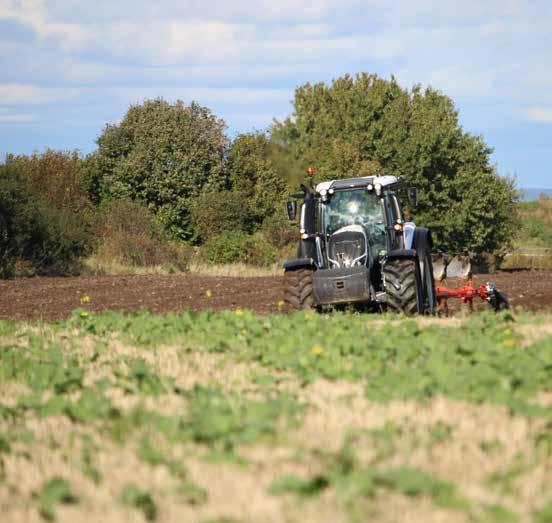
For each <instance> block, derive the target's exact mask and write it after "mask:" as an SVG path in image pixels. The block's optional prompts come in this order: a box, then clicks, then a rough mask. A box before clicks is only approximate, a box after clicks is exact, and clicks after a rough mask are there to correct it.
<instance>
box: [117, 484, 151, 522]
mask: <svg viewBox="0 0 552 523" xmlns="http://www.w3.org/2000/svg"><path fill="white" fill-rule="evenodd" d="M121 500H122V502H123V503H125V504H126V505H130V506H133V507H135V508H137V509H138V510H140V511H142V512H143V514H144V517H145V518H146V519H147V520H148V521H155V519H157V506H156V504H155V501H154V500H153V497H152V496H151V494H150V493H149V492H146V491H143V490H140V489H139V488H138V487H136V486H135V485H133V484H128V485H126V486H125V488H124V489H123V491H122V492H121Z"/></svg>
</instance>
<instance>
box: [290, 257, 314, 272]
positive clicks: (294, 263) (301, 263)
mask: <svg viewBox="0 0 552 523" xmlns="http://www.w3.org/2000/svg"><path fill="white" fill-rule="evenodd" d="M307 268H313V269H316V264H315V262H314V260H313V259H312V258H296V259H295V260H287V261H286V262H284V269H285V270H286V271H289V270H295V269H307Z"/></svg>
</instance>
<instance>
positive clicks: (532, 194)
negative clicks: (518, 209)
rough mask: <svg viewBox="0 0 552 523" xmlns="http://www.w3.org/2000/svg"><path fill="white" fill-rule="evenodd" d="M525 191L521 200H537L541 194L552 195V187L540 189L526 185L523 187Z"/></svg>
mask: <svg viewBox="0 0 552 523" xmlns="http://www.w3.org/2000/svg"><path fill="white" fill-rule="evenodd" d="M521 190H522V191H523V196H522V197H521V200H522V201H524V202H528V201H530V200H536V199H537V198H538V197H539V194H546V195H547V196H551V197H552V189H539V188H535V187H526V188H524V189H521Z"/></svg>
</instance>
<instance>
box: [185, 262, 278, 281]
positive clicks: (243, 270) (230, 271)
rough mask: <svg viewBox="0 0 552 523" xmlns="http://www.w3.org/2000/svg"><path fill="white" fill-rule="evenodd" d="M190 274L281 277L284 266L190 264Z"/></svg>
mask: <svg viewBox="0 0 552 523" xmlns="http://www.w3.org/2000/svg"><path fill="white" fill-rule="evenodd" d="M190 272H191V273H193V274H198V275H201V276H215V277H219V276H234V277H242V278H255V277H263V276H281V275H282V274H283V269H282V264H280V263H275V264H274V265H271V266H270V267H256V266H254V265H247V264H245V263H230V264H226V265H207V264H197V263H192V264H190Z"/></svg>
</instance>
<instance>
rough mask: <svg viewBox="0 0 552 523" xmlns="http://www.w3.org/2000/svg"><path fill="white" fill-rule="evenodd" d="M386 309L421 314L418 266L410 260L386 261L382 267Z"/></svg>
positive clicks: (420, 283)
mask: <svg viewBox="0 0 552 523" xmlns="http://www.w3.org/2000/svg"><path fill="white" fill-rule="evenodd" d="M383 276H384V279H385V292H386V294H387V307H388V308H389V309H390V310H391V311H394V312H402V313H404V314H409V315H412V314H423V313H424V311H425V307H424V286H423V283H422V277H421V274H420V265H419V264H418V262H417V261H416V260H412V259H396V260H390V261H388V262H387V263H386V264H385V265H384V267H383Z"/></svg>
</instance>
